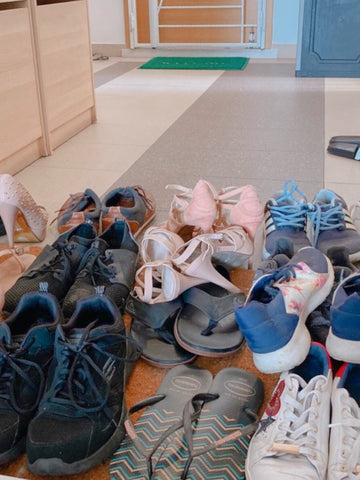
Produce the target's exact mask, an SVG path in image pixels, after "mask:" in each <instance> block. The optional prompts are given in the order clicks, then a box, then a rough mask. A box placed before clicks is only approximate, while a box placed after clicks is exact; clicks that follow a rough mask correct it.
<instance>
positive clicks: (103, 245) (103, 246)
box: [91, 237, 109, 255]
mask: <svg viewBox="0 0 360 480" xmlns="http://www.w3.org/2000/svg"><path fill="white" fill-rule="evenodd" d="M91 248H96V249H97V250H98V251H99V253H100V255H104V253H105V251H106V250H107V249H108V248H109V245H108V243H107V242H106V241H105V240H103V239H102V238H100V237H98V238H97V239H96V240H95V241H94V242H93V244H92V245H91Z"/></svg>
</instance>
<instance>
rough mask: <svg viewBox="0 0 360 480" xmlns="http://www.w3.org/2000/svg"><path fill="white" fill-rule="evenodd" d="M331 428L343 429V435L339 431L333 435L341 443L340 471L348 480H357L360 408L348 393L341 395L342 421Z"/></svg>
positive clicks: (359, 446) (359, 468) (358, 469)
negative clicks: (344, 473)
mask: <svg viewBox="0 0 360 480" xmlns="http://www.w3.org/2000/svg"><path fill="white" fill-rule="evenodd" d="M329 427H330V428H332V429H338V428H340V429H341V434H339V431H334V432H333V433H332V435H336V437H337V438H338V439H339V441H340V442H341V450H340V455H338V456H337V458H336V461H337V462H338V467H339V469H340V470H341V471H342V472H346V474H347V476H346V478H348V479H349V480H357V479H358V478H359V473H360V462H359V456H360V455H359V454H360V418H359V408H358V406H357V405H355V402H354V400H353V399H352V398H351V397H349V395H348V393H347V392H346V393H345V392H344V394H342V395H341V421H340V422H337V423H331V424H330V425H329Z"/></svg>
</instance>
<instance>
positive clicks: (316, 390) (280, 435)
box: [245, 343, 332, 480]
mask: <svg viewBox="0 0 360 480" xmlns="http://www.w3.org/2000/svg"><path fill="white" fill-rule="evenodd" d="M331 385H332V368H331V363H330V357H329V356H328V354H327V352H326V350H325V348H324V347H323V346H322V345H321V344H320V343H312V345H311V348H310V352H309V355H308V356H307V358H306V359H305V361H304V362H303V363H302V364H301V365H299V366H298V367H296V368H294V369H293V370H290V371H288V372H284V373H282V374H281V376H280V379H279V382H278V384H277V386H276V388H275V390H274V392H273V395H272V398H271V400H270V402H269V404H268V406H267V408H266V410H265V413H264V415H263V416H262V418H261V420H260V423H259V426H258V429H257V431H256V432H255V434H254V436H253V437H252V439H251V442H250V446H249V451H248V456H247V459H246V465H245V469H246V470H245V471H246V478H247V480H297V479H298V480H300V479H301V480H305V479H306V480H325V478H326V469H327V463H328V439H329V419H330V396H331Z"/></svg>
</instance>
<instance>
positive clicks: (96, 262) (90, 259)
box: [78, 241, 116, 287]
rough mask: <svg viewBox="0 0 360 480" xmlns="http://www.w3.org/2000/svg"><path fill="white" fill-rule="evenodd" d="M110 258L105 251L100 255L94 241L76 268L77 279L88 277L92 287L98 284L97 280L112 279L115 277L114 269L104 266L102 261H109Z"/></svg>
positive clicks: (108, 253)
mask: <svg viewBox="0 0 360 480" xmlns="http://www.w3.org/2000/svg"><path fill="white" fill-rule="evenodd" d="M111 258H112V254H111V252H109V251H108V250H106V251H105V252H104V253H101V252H100V251H99V249H98V243H97V241H95V242H94V243H93V245H92V246H91V247H90V249H89V250H88V252H87V253H86V255H85V256H84V259H83V261H82V262H81V264H80V266H79V268H78V271H79V274H78V277H85V276H86V275H89V277H90V279H91V283H92V284H93V286H94V287H96V286H97V285H98V284H99V281H97V279H99V278H101V279H103V278H107V279H110V278H114V277H115V275H116V272H115V269H114V268H112V267H109V266H107V265H105V264H104V263H103V261H102V260H111Z"/></svg>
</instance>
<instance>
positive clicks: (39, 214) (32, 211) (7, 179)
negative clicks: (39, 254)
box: [0, 173, 48, 247]
mask: <svg viewBox="0 0 360 480" xmlns="http://www.w3.org/2000/svg"><path fill="white" fill-rule="evenodd" d="M0 216H1V218H2V221H3V224H4V227H5V230H6V235H7V238H8V244H9V247H13V245H14V242H42V241H43V240H44V238H45V235H46V226H47V221H48V214H47V212H46V210H45V209H44V207H40V206H38V205H37V204H36V202H35V201H34V199H33V198H32V196H31V195H30V193H29V192H28V191H27V190H26V188H25V187H24V186H23V185H22V184H21V183H20V182H18V181H17V180H16V179H15V178H14V177H12V176H11V175H9V174H7V173H5V174H3V175H0Z"/></svg>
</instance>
